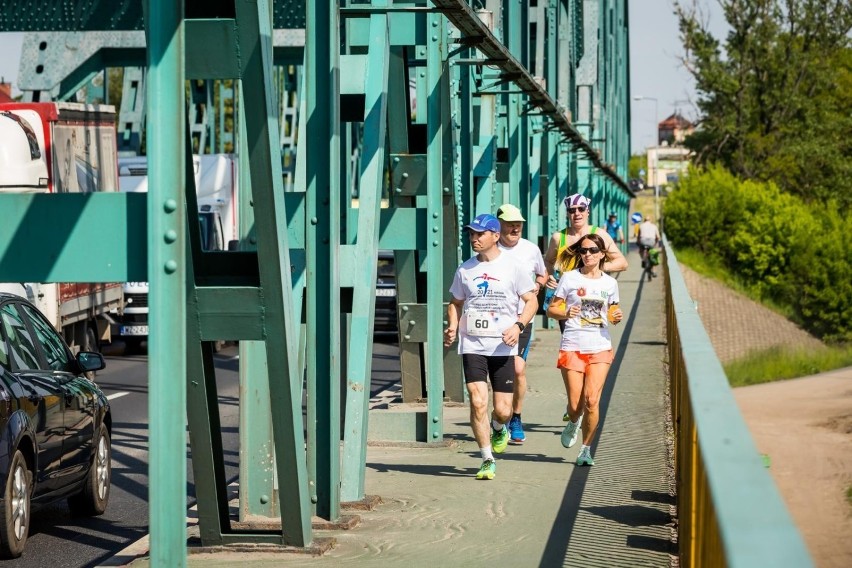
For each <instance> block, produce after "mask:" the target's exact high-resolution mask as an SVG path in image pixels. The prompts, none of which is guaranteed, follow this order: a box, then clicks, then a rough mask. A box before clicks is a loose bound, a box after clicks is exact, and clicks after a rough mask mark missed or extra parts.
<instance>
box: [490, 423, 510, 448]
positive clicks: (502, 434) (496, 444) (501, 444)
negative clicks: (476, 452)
mask: <svg viewBox="0 0 852 568" xmlns="http://www.w3.org/2000/svg"><path fill="white" fill-rule="evenodd" d="M508 445H509V430H507V429H506V426H505V425H503V428H502V429H501V430H500V431H499V432H497V431H496V430H494V428H492V429H491V449H492V450H494V453H495V454H502V453H503V452H504V451H505V450H506V446H508Z"/></svg>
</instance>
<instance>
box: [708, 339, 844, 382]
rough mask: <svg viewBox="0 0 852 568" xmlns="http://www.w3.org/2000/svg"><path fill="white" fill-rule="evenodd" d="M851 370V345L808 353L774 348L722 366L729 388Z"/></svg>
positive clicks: (830, 347)
mask: <svg viewBox="0 0 852 568" xmlns="http://www.w3.org/2000/svg"><path fill="white" fill-rule="evenodd" d="M849 366H852V345H842V346H829V347H825V348H824V349H817V350H809V351H791V350H790V349H785V348H781V347H773V348H772V349H767V350H764V351H756V352H754V353H752V354H750V355H748V356H747V357H743V358H742V359H738V360H736V361H733V362H731V363H728V364H727V365H725V374H726V375H727V376H728V382H729V383H730V384H731V386H732V387H742V386H745V385H756V384H760V383H769V382H772V381H780V380H783V379H795V378H797V377H805V376H807V375H815V374H817V373H825V372H827V371H833V370H834V369H841V368H843V367H849Z"/></svg>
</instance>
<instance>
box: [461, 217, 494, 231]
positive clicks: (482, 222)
mask: <svg viewBox="0 0 852 568" xmlns="http://www.w3.org/2000/svg"><path fill="white" fill-rule="evenodd" d="M467 228H468V229H470V230H472V231H476V232H477V233H484V232H485V231H491V232H492V233H499V232H500V221H498V220H497V217H495V216H494V215H491V214H490V213H483V214H482V215H477V216H476V219H474V220H473V221H471V222H470V223H469V224H468V225H467Z"/></svg>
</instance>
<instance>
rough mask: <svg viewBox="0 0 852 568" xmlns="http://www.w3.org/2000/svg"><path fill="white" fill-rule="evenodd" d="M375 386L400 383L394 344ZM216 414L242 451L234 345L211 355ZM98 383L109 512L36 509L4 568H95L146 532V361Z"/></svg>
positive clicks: (118, 362) (231, 443) (111, 370)
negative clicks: (90, 514)
mask: <svg viewBox="0 0 852 568" xmlns="http://www.w3.org/2000/svg"><path fill="white" fill-rule="evenodd" d="M373 353H374V357H373V367H374V373H373V384H372V385H371V391H373V393H375V392H378V391H381V390H383V389H384V388H386V387H387V386H388V385H389V384H392V383H394V382H395V381H398V380H399V351H398V347H397V346H396V344H393V343H375V344H374V351H373ZM215 359H216V382H217V385H218V389H219V414H220V419H221V424H222V436H223V445H224V451H225V454H226V455H229V456H237V455H238V447H239V433H238V425H239V405H238V399H239V397H238V394H239V384H238V383H239V377H238V369H239V358H238V356H237V348H236V347H235V346H229V347H226V348H225V349H224V350H223V351H221V352H220V353H219V354H217V355H216V356H215ZM106 360H107V367H106V369H104V370H103V371H100V372H99V373H98V376H97V378H96V381H97V383H98V384H99V385H100V387H101V389H102V390H103V391H104V393H105V394H106V395H107V397H109V399H110V404H111V406H112V416H113V436H112V454H113V462H112V488H111V492H110V502H109V506H108V507H107V510H106V513H104V514H103V515H102V516H100V517H94V518H75V517H72V516H71V515H70V514H69V511H68V506H67V505H66V504H65V502H64V501H62V502H59V503H55V504H53V505H50V506H48V507H44V508H41V509H38V510H35V511H34V512H33V514H32V520H31V523H30V536H29V540H28V541H27V548H26V550H25V551H24V555H23V556H22V557H21V558H19V559H16V560H7V561H4V562H2V565H3V568H6V567H7V566H8V567H10V568H11V567H15V568H18V567H27V568H43V567H45V566H50V567H51V568H78V567H82V566H97V565H99V564H101V563H102V562H104V561H105V560H106V559H108V558H110V557H112V556H114V555H115V554H117V553H118V552H119V551H121V550H123V549H124V548H126V547H127V546H128V545H130V544H131V543H133V542H135V541H136V540H138V539H139V538H141V537H143V536H145V535H146V534H147V533H148V388H147V380H148V379H147V376H148V358H147V356H145V355H135V356H121V355H116V356H111V355H107V356H106ZM189 459H190V455H189V446H188V444H187V479H188V483H187V506H191V505H192V504H193V503H194V496H193V495H194V489H193V485H192V465H191V463H190V461H189ZM238 462H239V460H238V459H227V460H226V461H225V471H226V476H227V478H228V479H229V480H236V479H237V477H238V472H239V463H238Z"/></svg>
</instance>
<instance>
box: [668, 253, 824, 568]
mask: <svg viewBox="0 0 852 568" xmlns="http://www.w3.org/2000/svg"><path fill="white" fill-rule="evenodd" d="M663 243H664V250H665V262H664V263H663V266H664V269H665V271H666V276H667V282H668V284H669V285H668V286H667V288H666V315H667V318H666V321H667V329H668V331H667V333H668V346H669V374H670V380H671V405H672V416H673V418H674V429H675V470H676V475H677V488H678V496H677V505H678V523H679V524H678V542H679V548H680V565H681V566H683V567H690V566H741V567H743V568H746V567H748V568H751V567H753V566H773V567H779V566H796V567H804V566H813V561H812V560H811V557H810V555H809V553H808V550H807V548H806V546H805V543H804V541H803V540H802V536H801V534H800V533H799V530H798V529H797V528H796V525H795V524H794V523H793V520H792V519H791V517H790V514H789V513H788V511H787V508H786V506H785V505H784V502H783V501H782V499H781V496H780V495H779V493H778V490H777V488H776V486H775V483H774V482H773V480H772V478H771V477H770V475H769V473H768V472H767V471H766V468H765V467H764V465H763V461H762V459H761V456H760V454H759V453H758V451H757V448H756V447H755V444H754V441H753V440H752V437H751V433H750V432H749V430H748V427H747V426H746V423H745V421H744V420H743V417H742V415H741V414H740V411H739V408H738V407H737V404H736V401H735V400H734V396H733V392H732V391H731V387H730V386H729V384H728V379H727V377H726V376H725V372H724V370H723V369H722V364H721V362H720V361H719V359H718V357H717V356H716V353H715V352H714V351H713V346H712V345H711V343H710V338H709V336H708V335H707V332H706V330H705V329H704V326H703V324H702V323H701V318H700V317H699V316H698V311H697V309H696V306H695V304H694V303H693V301H692V299H691V298H690V296H689V292H688V291H687V289H686V283H685V282H684V280H683V275H682V274H681V271H680V268H679V266H678V263H677V259H676V258H675V255H674V253H673V252H672V251H671V249H670V248H669V244H668V240H667V239H665V238H664V240H663Z"/></svg>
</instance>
